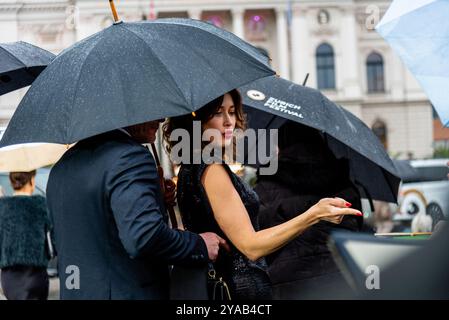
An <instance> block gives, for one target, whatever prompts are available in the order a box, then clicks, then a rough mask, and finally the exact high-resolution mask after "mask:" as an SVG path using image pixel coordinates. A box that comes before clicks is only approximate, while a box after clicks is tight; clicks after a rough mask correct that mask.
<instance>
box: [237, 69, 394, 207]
mask: <svg viewBox="0 0 449 320" xmlns="http://www.w3.org/2000/svg"><path fill="white" fill-rule="evenodd" d="M240 91H241V93H242V96H243V103H244V105H245V111H246V112H247V116H248V125H249V127H250V128H254V129H278V128H280V127H281V126H282V125H283V124H285V123H286V122H287V121H288V120H291V121H294V122H296V123H300V124H303V125H306V126H308V127H311V128H314V129H317V130H319V131H321V132H323V133H324V134H325V136H326V138H327V141H328V146H329V148H330V149H331V150H332V151H333V153H334V154H335V156H336V157H337V158H343V157H344V158H347V159H349V163H350V168H351V174H352V176H353V178H354V180H355V181H356V182H358V184H359V185H361V186H363V187H364V190H365V192H366V193H367V195H366V196H367V197H368V198H372V199H379V200H385V201H389V202H396V201H397V193H398V189H399V183H400V178H399V177H398V176H397V174H396V169H395V167H394V164H393V162H392V160H391V159H390V157H389V156H388V154H387V153H386V151H385V149H384V147H383V145H382V144H381V143H380V141H379V139H378V138H377V137H376V136H375V135H374V133H373V132H372V131H371V130H370V129H369V128H368V127H367V126H366V125H365V124H364V123H363V122H362V121H361V120H360V119H358V118H357V117H356V116H354V115H353V114H352V113H350V112H349V111H347V110H345V109H343V108H342V107H341V106H339V105H337V104H335V103H333V102H331V101H330V100H328V99H327V98H326V97H325V96H324V95H323V94H321V93H320V92H319V91H318V90H315V89H312V88H307V87H304V86H300V85H297V84H295V83H293V82H290V81H287V80H285V79H282V78H278V77H274V76H273V77H266V78H263V79H259V80H257V81H255V82H253V83H251V84H248V85H245V86H243V87H241V88H240ZM249 150H250V151H249V152H250V153H251V152H254V150H255V146H249Z"/></svg>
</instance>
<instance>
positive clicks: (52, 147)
mask: <svg viewBox="0 0 449 320" xmlns="http://www.w3.org/2000/svg"><path fill="white" fill-rule="evenodd" d="M67 149H68V148H67V147H66V146H63V145H60V144H49V143H27V144H22V145H20V144H18V145H13V146H8V147H3V148H0V172H14V171H15V172H28V171H32V170H36V169H38V168H42V167H45V166H48V165H51V164H54V163H56V162H57V161H58V160H59V158H61V157H62V155H63V154H64V152H65V151H66V150H67Z"/></svg>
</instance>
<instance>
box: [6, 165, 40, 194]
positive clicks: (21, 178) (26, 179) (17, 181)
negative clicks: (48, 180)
mask: <svg viewBox="0 0 449 320" xmlns="http://www.w3.org/2000/svg"><path fill="white" fill-rule="evenodd" d="M35 176H36V170H33V171H30V172H10V173H9V181H10V182H11V186H12V188H13V189H14V190H20V189H22V188H23V187H24V186H25V185H26V184H28V183H30V182H31V179H32V178H33V177H35Z"/></svg>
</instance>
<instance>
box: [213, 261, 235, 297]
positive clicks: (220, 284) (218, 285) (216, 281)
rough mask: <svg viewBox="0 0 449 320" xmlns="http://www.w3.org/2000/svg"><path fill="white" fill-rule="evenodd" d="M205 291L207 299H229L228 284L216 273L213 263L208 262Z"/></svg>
mask: <svg viewBox="0 0 449 320" xmlns="http://www.w3.org/2000/svg"><path fill="white" fill-rule="evenodd" d="M207 293H208V295H209V300H218V301H230V300H231V293H230V291H229V287H228V284H227V283H226V282H225V281H224V280H223V278H222V277H219V276H218V275H217V272H216V271H215V268H214V265H213V264H212V263H209V270H208V272H207Z"/></svg>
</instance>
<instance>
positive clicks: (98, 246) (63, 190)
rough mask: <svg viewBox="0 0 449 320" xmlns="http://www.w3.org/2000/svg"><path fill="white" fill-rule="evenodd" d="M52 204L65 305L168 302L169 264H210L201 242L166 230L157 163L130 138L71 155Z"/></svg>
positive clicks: (57, 170) (116, 134)
mask: <svg viewBox="0 0 449 320" xmlns="http://www.w3.org/2000/svg"><path fill="white" fill-rule="evenodd" d="M47 202H48V207H49V211H50V214H51V217H52V219H53V223H54V230H55V240H56V250H57V252H58V267H59V274H60V289H61V299H166V298H168V288H169V284H168V280H169V278H168V277H169V270H168V265H169V264H170V263H176V264H184V265H196V264H204V263H205V262H206V261H207V257H208V255H207V248H206V246H205V243H204V241H203V240H202V239H201V237H200V236H198V235H196V234H193V233H190V232H186V231H179V230H172V229H170V228H169V227H168V225H167V223H166V222H167V215H166V213H165V210H164V207H163V197H162V194H161V191H160V186H159V180H158V174H157V169H156V166H155V162H154V159H153V156H152V155H151V153H150V152H149V151H148V150H147V149H146V148H145V147H143V146H141V145H140V144H139V143H137V142H135V141H134V140H133V139H132V138H131V137H130V136H128V135H127V134H126V133H125V132H121V131H119V130H115V131H111V132H107V133H105V134H101V135H98V136H95V137H92V138H88V139H86V140H83V141H80V142H79V143H78V144H76V145H75V146H74V147H73V148H71V149H70V150H68V151H67V153H66V154H64V156H63V157H62V159H61V160H60V161H59V162H58V163H57V164H56V165H55V166H54V167H53V169H52V171H51V174H50V178H49V181H48V185H47ZM78 276H79V277H78ZM78 280H79V288H78V282H77V281H78Z"/></svg>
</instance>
